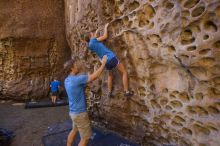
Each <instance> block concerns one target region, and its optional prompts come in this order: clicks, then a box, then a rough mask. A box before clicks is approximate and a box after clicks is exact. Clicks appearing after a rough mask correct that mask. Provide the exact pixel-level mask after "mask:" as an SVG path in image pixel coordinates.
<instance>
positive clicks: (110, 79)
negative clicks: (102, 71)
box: [108, 71, 113, 92]
mask: <svg viewBox="0 0 220 146" xmlns="http://www.w3.org/2000/svg"><path fill="white" fill-rule="evenodd" d="M112 80H113V75H112V72H111V71H109V72H108V91H109V92H111V91H112Z"/></svg>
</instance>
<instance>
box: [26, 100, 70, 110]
mask: <svg viewBox="0 0 220 146" xmlns="http://www.w3.org/2000/svg"><path fill="white" fill-rule="evenodd" d="M65 105H68V101H67V99H62V100H58V101H56V103H55V104H54V103H52V102H51V100H43V101H34V102H27V103H26V104H25V108H42V107H54V106H65Z"/></svg>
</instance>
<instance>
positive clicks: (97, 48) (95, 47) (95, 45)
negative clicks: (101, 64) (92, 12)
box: [89, 38, 115, 63]
mask: <svg viewBox="0 0 220 146" xmlns="http://www.w3.org/2000/svg"><path fill="white" fill-rule="evenodd" d="M89 49H90V50H91V51H92V52H95V53H96V54H97V55H98V56H99V58H100V59H102V57H103V56H104V55H107V57H108V60H107V63H108V62H109V61H110V60H111V59H112V58H113V57H115V54H114V53H113V52H112V51H111V50H109V49H108V48H107V47H106V46H105V45H104V44H103V43H102V42H100V41H98V40H97V39H96V38H93V39H90V41H89Z"/></svg>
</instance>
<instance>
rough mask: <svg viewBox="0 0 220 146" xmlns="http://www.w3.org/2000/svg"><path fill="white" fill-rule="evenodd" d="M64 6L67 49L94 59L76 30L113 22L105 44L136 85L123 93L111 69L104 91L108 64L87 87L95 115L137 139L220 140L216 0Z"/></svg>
mask: <svg viewBox="0 0 220 146" xmlns="http://www.w3.org/2000/svg"><path fill="white" fill-rule="evenodd" d="M65 11H66V27H67V28H66V33H67V39H68V41H69V43H70V46H71V50H72V54H73V56H80V57H81V58H82V59H83V60H85V61H86V62H87V65H86V67H87V68H88V69H92V68H93V65H94V64H96V63H98V59H97V56H96V55H93V54H91V52H89V51H88V50H87V46H86V43H85V42H83V41H82V40H81V37H80V35H81V34H83V33H84V32H87V31H89V30H91V29H94V28H96V29H97V28H100V30H102V29H103V26H104V24H105V23H107V22H111V23H110V26H109V38H108V40H107V41H106V42H105V44H106V45H107V46H108V47H109V48H111V50H113V51H114V52H115V53H116V54H117V56H118V58H119V59H120V60H121V61H122V62H123V63H124V64H125V65H126V68H127V69H128V73H129V77H130V85H131V86H130V87H131V88H132V89H133V90H134V91H135V96H134V97H132V98H131V99H130V100H126V99H125V98H124V97H123V95H122V94H121V92H122V85H121V80H120V79H121V78H120V75H119V74H118V72H117V71H115V72H114V93H113V94H114V97H113V98H112V99H108V98H107V97H106V92H107V78H106V77H107V72H105V74H104V75H103V77H102V79H100V80H99V81H97V82H96V83H94V84H93V85H92V86H91V87H90V90H93V92H91V93H90V94H88V95H89V102H88V104H89V105H90V106H89V109H90V112H91V113H92V115H93V118H94V121H95V122H97V123H98V124H99V125H103V126H105V127H107V128H109V129H112V130H115V131H117V132H119V133H121V134H122V135H125V136H127V137H129V138H131V139H135V140H136V141H138V142H139V143H141V144H142V145H163V144H171V145H172V144H173V145H179V146H180V145H182V146H185V145H186V146H187V145H188V146H192V145H195V146H218V145H220V132H219V131H220V122H219V121H220V114H219V113H220V112H219V110H220V100H219V99H220V59H219V58H220V1H219V0H178V1H176V0H115V1H113V0H93V1H89V0H85V1H82V0H79V1H74V0H66V2H65ZM101 33H102V31H101ZM88 91H89V90H88Z"/></svg>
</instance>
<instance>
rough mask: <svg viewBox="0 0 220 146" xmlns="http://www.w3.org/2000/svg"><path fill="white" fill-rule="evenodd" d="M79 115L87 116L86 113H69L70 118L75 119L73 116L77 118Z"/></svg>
mask: <svg viewBox="0 0 220 146" xmlns="http://www.w3.org/2000/svg"><path fill="white" fill-rule="evenodd" d="M81 114H88V112H81V113H73V112H69V115H70V116H71V117H75V116H78V115H81Z"/></svg>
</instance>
